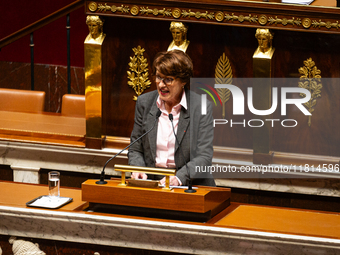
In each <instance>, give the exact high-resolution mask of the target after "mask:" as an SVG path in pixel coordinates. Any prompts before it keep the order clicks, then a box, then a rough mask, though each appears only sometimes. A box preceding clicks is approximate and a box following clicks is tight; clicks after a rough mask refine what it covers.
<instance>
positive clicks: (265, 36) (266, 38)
mask: <svg viewBox="0 0 340 255" xmlns="http://www.w3.org/2000/svg"><path fill="white" fill-rule="evenodd" d="M255 38H256V39H257V42H258V43H259V46H258V48H257V49H256V51H255V53H254V56H256V57H260V58H261V57H269V56H272V55H273V53H274V49H273V47H272V41H273V38H274V33H273V32H271V31H270V30H269V29H266V28H258V29H256V33H255Z"/></svg>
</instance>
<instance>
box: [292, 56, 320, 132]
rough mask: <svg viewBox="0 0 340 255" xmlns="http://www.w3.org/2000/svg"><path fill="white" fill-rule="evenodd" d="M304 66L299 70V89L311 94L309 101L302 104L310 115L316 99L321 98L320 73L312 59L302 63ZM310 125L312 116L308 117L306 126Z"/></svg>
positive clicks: (303, 95) (302, 95)
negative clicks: (306, 90)
mask: <svg viewBox="0 0 340 255" xmlns="http://www.w3.org/2000/svg"><path fill="white" fill-rule="evenodd" d="M303 63H304V66H303V67H300V68H299V73H300V74H301V77H300V80H301V81H300V82H299V85H298V86H299V87H300V88H304V89H308V90H309V92H310V93H311V99H310V100H309V101H308V102H307V103H304V105H305V106H306V107H307V110H308V111H309V112H310V113H312V112H314V107H315V105H316V99H317V98H318V97H321V89H322V84H321V75H320V74H321V71H320V70H319V69H318V68H317V67H316V65H315V62H314V61H313V60H312V58H309V59H307V60H305V61H303ZM300 96H301V97H305V96H306V95H305V94H300ZM311 124H312V116H308V126H311Z"/></svg>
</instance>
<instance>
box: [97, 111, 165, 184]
mask: <svg viewBox="0 0 340 255" xmlns="http://www.w3.org/2000/svg"><path fill="white" fill-rule="evenodd" d="M161 114H162V112H161V110H160V109H158V111H157V113H156V119H155V122H154V123H153V125H152V127H151V128H150V129H149V130H148V131H146V132H145V133H144V134H142V135H141V136H140V137H138V138H137V139H136V140H134V141H133V142H132V143H130V144H129V145H128V146H126V147H125V148H124V149H122V150H121V151H120V152H118V153H117V154H116V155H114V156H113V157H111V158H110V159H109V160H108V161H106V163H105V165H104V167H103V170H102V172H101V173H100V180H99V181H96V184H106V183H107V181H104V178H105V168H106V166H107V164H108V163H109V162H110V161H111V160H112V159H114V158H115V157H117V156H118V155H119V154H121V153H122V152H123V151H125V150H126V149H127V148H129V147H130V146H131V145H133V144H134V143H135V142H137V141H139V140H140V139H142V138H143V137H144V136H145V135H147V134H148V133H149V132H150V131H151V130H152V129H154V127H155V125H156V122H157V120H158V118H159V116H161Z"/></svg>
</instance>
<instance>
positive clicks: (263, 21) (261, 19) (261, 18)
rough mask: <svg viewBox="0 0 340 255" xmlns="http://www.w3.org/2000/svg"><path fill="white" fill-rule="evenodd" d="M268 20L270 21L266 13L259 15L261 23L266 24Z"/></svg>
mask: <svg viewBox="0 0 340 255" xmlns="http://www.w3.org/2000/svg"><path fill="white" fill-rule="evenodd" d="M267 22H268V18H267V16H266V15H261V16H260V17H259V23H260V25H262V26H264V25H266V24H267Z"/></svg>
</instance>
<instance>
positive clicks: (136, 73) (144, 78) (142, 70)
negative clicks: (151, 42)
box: [127, 45, 151, 101]
mask: <svg viewBox="0 0 340 255" xmlns="http://www.w3.org/2000/svg"><path fill="white" fill-rule="evenodd" d="M132 50H133V52H134V53H135V55H134V56H133V57H130V60H131V61H130V63H129V67H130V68H129V69H130V70H131V72H130V71H127V75H128V78H129V81H128V85H129V86H130V87H132V88H133V89H134V90H135V92H136V94H137V96H133V100H134V101H136V100H137V97H138V96H140V95H141V94H142V93H143V92H144V90H145V89H147V88H150V85H151V81H150V80H149V78H148V77H149V72H148V71H149V70H148V60H147V59H146V58H144V56H143V53H144V51H145V49H143V48H142V47H141V46H140V45H138V47H137V48H133V49H132Z"/></svg>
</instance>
